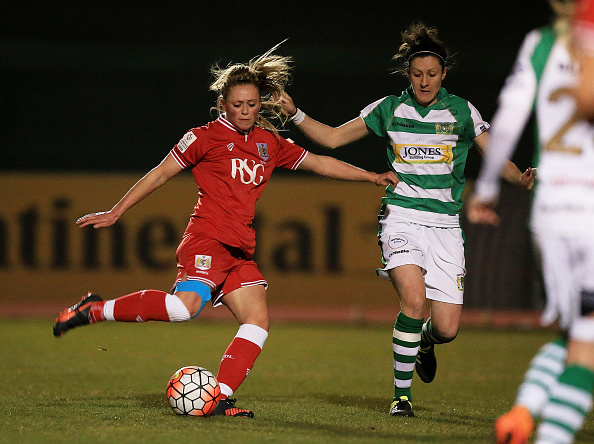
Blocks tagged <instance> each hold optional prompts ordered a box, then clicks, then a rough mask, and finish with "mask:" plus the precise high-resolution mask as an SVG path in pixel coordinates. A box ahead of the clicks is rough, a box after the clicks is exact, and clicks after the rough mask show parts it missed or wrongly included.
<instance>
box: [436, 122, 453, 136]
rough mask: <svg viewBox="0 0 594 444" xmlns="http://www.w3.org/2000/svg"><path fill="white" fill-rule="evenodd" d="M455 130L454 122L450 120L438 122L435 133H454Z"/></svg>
mask: <svg viewBox="0 0 594 444" xmlns="http://www.w3.org/2000/svg"><path fill="white" fill-rule="evenodd" d="M453 132H454V124H453V123H450V122H436V123H435V133H436V134H452V133H453Z"/></svg>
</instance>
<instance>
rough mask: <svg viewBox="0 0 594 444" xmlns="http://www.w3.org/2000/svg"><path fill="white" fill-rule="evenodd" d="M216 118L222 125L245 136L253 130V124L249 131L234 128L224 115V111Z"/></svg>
mask: <svg viewBox="0 0 594 444" xmlns="http://www.w3.org/2000/svg"><path fill="white" fill-rule="evenodd" d="M217 120H218V121H219V122H221V123H222V124H223V125H224V126H226V127H227V128H229V129H230V130H233V131H235V132H237V133H239V134H241V135H242V136H247V135H248V134H249V133H251V132H252V131H253V130H254V127H253V126H252V127H251V128H250V130H249V131H243V130H240V129H238V128H235V127H234V126H233V124H232V123H231V122H229V121H228V120H227V117H226V115H225V113H222V114H221V115H220V116H219V118H218V119H217Z"/></svg>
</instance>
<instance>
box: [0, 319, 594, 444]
mask: <svg viewBox="0 0 594 444" xmlns="http://www.w3.org/2000/svg"><path fill="white" fill-rule="evenodd" d="M51 327H52V320H50V319H48V320H44V321H42V320H28V319H18V320H0V376H1V381H2V382H1V386H2V391H1V394H0V410H1V414H0V430H1V431H2V432H1V433H0V442H2V443H4V442H6V443H15V442H18V443H40V442H52V443H72V442H84V443H111V442H125V443H126V444H131V443H167V442H201V443H202V442H203V443H219V442H220V443H230V442H233V443H268V442H270V443H273V442H283V443H383V442H386V443H387V442H390V443H406V444H412V443H452V444H460V443H473V444H476V443H493V442H494V438H493V436H494V435H493V422H494V420H495V418H496V417H497V416H498V415H499V414H501V413H503V412H504V411H505V410H507V409H508V408H509V407H510V405H511V404H512V402H513V399H514V397H515V392H516V388H517V385H518V383H519V382H520V380H521V378H522V375H523V372H524V370H525V369H526V366H527V364H528V362H529V360H530V358H531V356H532V355H533V353H534V352H535V351H536V350H537V349H538V348H539V347H540V345H541V344H543V343H544V342H545V341H547V340H549V339H550V338H551V337H552V335H553V333H552V332H550V331H541V330H538V331H518V330H508V331H504V330H486V329H485V330H483V329H463V330H462V331H461V332H460V334H459V336H458V338H457V339H456V341H454V342H453V343H451V344H448V345H444V346H440V347H438V348H437V358H438V373H437V377H436V379H435V381H434V382H433V383H431V384H423V383H422V382H421V381H420V380H419V379H418V378H417V377H416V376H415V379H414V381H413V396H414V399H413V406H414V409H415V414H416V415H417V416H416V417H415V418H392V417H390V416H389V414H388V413H387V412H388V408H389V405H390V402H391V397H392V390H393V389H392V384H393V383H392V378H393V375H392V352H391V338H392V336H391V333H392V326H391V325H385V326H354V325H304V324H303V325H302V324H285V323H273V325H272V327H271V334H270V336H269V338H268V341H267V343H266V345H265V347H264V351H263V353H262V355H261V356H260V358H259V359H258V361H257V363H256V365H255V367H254V369H253V371H252V373H251V374H250V375H249V377H248V378H247V380H246V382H245V383H244V384H243V386H242V387H241V388H240V389H239V390H238V392H237V393H236V396H237V398H238V403H237V404H238V406H240V407H245V408H249V409H252V410H254V412H255V415H256V416H255V418H254V419H253V420H246V419H239V418H224V417H211V418H187V417H178V416H176V415H175V414H174V413H173V412H172V411H171V408H170V407H169V404H168V402H167V400H166V399H165V387H166V384H167V381H168V379H169V377H170V376H171V375H172V374H173V373H174V372H175V371H176V370H177V369H178V368H180V367H182V366H185V365H200V366H203V367H206V368H208V369H210V370H212V371H213V372H214V373H216V371H217V368H218V362H219V360H220V357H221V355H222V354H223V352H224V350H225V348H226V346H227V345H228V343H229V341H230V340H231V338H232V337H233V336H234V334H235V332H236V328H237V327H236V325H235V324H233V323H231V322H226V321H225V322H214V321H209V322H200V321H199V320H194V321H192V322H189V323H185V324H163V323H147V324H141V325H133V324H122V323H118V324H116V323H103V324H100V325H96V326H91V327H84V328H80V329H77V330H75V331H72V332H70V333H68V334H67V335H65V336H64V337H63V338H60V339H55V338H54V337H53V336H52V333H51ZM577 442H580V443H586V442H594V421H592V417H591V416H590V417H589V418H588V420H587V421H586V425H585V428H584V430H582V432H581V434H580V435H579V437H578V441H577Z"/></svg>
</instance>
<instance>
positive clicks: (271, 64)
mask: <svg viewBox="0 0 594 444" xmlns="http://www.w3.org/2000/svg"><path fill="white" fill-rule="evenodd" d="M273 49H274V48H273ZM273 49H272V50H270V51H268V52H267V53H266V54H264V55H262V56H259V57H255V58H254V59H252V60H250V61H249V63H247V64H243V63H237V64H233V65H229V66H227V67H225V68H218V67H216V66H215V67H213V70H212V73H213V75H214V78H215V80H214V82H213V83H212V84H211V86H210V89H211V90H212V91H215V92H216V93H217V94H218V99H217V110H218V111H219V117H218V119H216V120H215V121H212V122H210V123H208V124H206V125H204V126H201V127H198V128H192V129H190V130H189V131H188V132H187V133H186V134H185V135H184V136H183V137H182V138H181V140H180V141H179V142H178V143H177V144H176V145H175V146H174V147H173V149H171V151H170V152H169V154H168V155H167V156H166V157H165V158H164V159H163V161H162V162H161V163H160V164H159V165H158V166H156V167H155V168H154V169H152V170H151V171H150V172H149V173H147V174H146V175H145V176H144V177H143V178H142V179H140V180H139V181H138V182H137V183H136V184H135V185H134V186H133V187H132V188H130V190H129V191H128V192H127V193H126V195H125V196H124V197H123V198H122V199H121V200H120V201H119V202H118V203H117V204H116V205H115V206H114V207H113V208H112V209H111V210H109V211H104V212H99V213H90V214H87V215H86V216H83V217H81V218H80V219H79V220H78V221H77V223H78V224H79V226H81V227H85V226H89V227H93V228H104V227H109V226H111V225H113V224H114V223H116V222H117V220H118V219H119V218H120V217H121V216H123V215H124V213H125V212H126V211H127V210H128V209H130V208H131V207H132V206H134V205H136V204H137V203H139V202H140V201H142V200H143V199H145V198H146V197H148V196H149V195H150V194H151V193H152V192H153V191H155V190H156V189H157V188H159V187H160V186H162V185H164V184H165V183H166V182H167V181H168V180H169V179H171V178H172V177H173V176H175V175H176V174H178V173H180V172H181V171H182V170H183V169H184V168H189V169H191V171H192V175H193V177H194V180H195V182H196V185H197V186H198V196H199V198H198V202H197V204H196V206H195V208H194V212H193V214H192V215H191V216H190V222H189V223H188V226H187V228H186V231H185V233H184V236H183V239H182V240H181V242H180V244H179V247H178V249H177V277H176V279H175V283H174V285H173V288H172V289H171V290H170V292H169V293H167V292H166V291H161V290H152V289H149V290H141V291H137V292H134V293H131V294H128V295H125V296H121V297H119V298H116V299H111V300H107V301H104V300H103V299H102V298H101V297H99V296H97V295H95V294H92V293H90V294H89V295H88V296H86V297H83V300H82V301H81V302H79V303H78V304H76V305H74V306H73V307H71V308H69V309H66V310H65V311H64V312H62V313H60V315H59V316H58V318H57V319H56V324H55V325H54V329H53V330H54V336H56V337H61V336H62V335H63V334H65V333H66V332H68V331H69V330H71V329H72V328H75V327H79V326H82V325H89V324H95V323H97V322H102V321H119V322H145V321H164V322H181V321H189V320H190V319H192V318H194V317H195V316H197V315H198V314H199V313H200V311H201V310H202V308H203V307H204V305H205V304H206V302H208V301H211V303H212V304H213V306H219V305H225V306H226V307H227V308H228V309H229V311H230V312H231V313H232V314H233V316H234V317H235V318H236V319H237V322H238V323H239V330H238V332H237V334H236V336H235V338H233V340H232V341H231V343H230V344H229V347H228V348H227V350H226V351H225V353H224V354H223V358H222V360H221V365H220V367H219V372H218V374H217V380H218V382H219V385H220V386H221V399H220V400H219V403H218V404H217V407H216V409H215V410H214V413H213V414H214V415H225V416H233V417H248V418H253V416H254V414H253V412H252V411H250V410H247V409H240V408H237V407H235V399H230V397H231V395H233V393H234V392H235V391H236V390H237V389H238V388H239V386H240V385H241V384H242V383H243V381H244V380H245V378H246V377H247V375H248V374H249V373H250V371H251V369H252V367H253V365H254V362H255V360H256V359H257V358H258V356H259V354H260V351H261V349H262V347H263V346H264V343H265V341H266V339H267V338H268V328H269V325H270V320H269V315H268V305H267V302H266V291H265V289H266V287H267V283H266V281H265V280H264V278H263V277H262V275H261V274H260V271H259V270H258V266H257V264H256V263H255V262H254V261H253V259H252V258H253V255H254V250H255V247H256V233H255V231H254V228H253V227H252V222H253V218H254V214H255V210H256V201H257V200H258V199H259V197H260V195H261V194H262V191H263V190H264V187H265V186H266V185H267V183H268V181H269V179H270V177H271V175H272V172H273V170H274V169H275V168H286V169H290V170H297V169H299V170H305V171H311V172H313V173H316V174H319V175H322V176H324V177H329V178H334V179H341V180H350V181H358V182H371V183H374V184H376V185H378V186H380V185H381V186H387V185H390V184H391V185H393V186H395V185H396V183H397V181H398V180H397V178H396V175H395V174H394V173H393V172H391V171H389V172H387V173H383V174H377V173H372V172H369V171H365V170H362V169H360V168H357V167H354V166H352V165H349V164H347V163H345V162H341V161H340V160H338V159H334V158H332V157H328V156H318V155H316V154H313V153H309V152H307V151H306V150H305V149H303V148H301V147H299V146H297V145H295V144H294V143H293V142H291V141H289V140H286V139H284V138H282V137H281V136H280V135H279V134H278V132H277V131H276V129H275V128H274V126H273V125H272V123H271V122H270V121H269V120H268V119H267V118H266V117H265V115H268V116H277V117H280V106H279V104H278V100H279V97H280V96H281V95H282V93H283V91H284V88H285V85H286V83H287V81H288V80H289V74H290V65H289V62H291V59H290V58H289V57H282V56H277V55H274V54H272V51H273ZM176 210H180V211H183V210H181V209H176V208H172V209H171V211H176ZM187 340H188V341H192V340H196V339H195V338H194V339H192V338H187Z"/></svg>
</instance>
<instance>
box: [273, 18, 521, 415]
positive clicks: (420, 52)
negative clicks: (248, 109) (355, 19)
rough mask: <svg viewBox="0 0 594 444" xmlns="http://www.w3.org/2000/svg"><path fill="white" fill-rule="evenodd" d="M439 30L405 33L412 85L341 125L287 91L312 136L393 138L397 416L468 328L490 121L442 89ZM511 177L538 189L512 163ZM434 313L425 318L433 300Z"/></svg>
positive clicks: (388, 220)
mask: <svg viewBox="0 0 594 444" xmlns="http://www.w3.org/2000/svg"><path fill="white" fill-rule="evenodd" d="M437 35H438V31H437V29H435V28H429V27H427V26H426V25H424V24H423V23H414V24H412V25H411V26H410V28H409V29H407V30H406V31H405V32H404V33H403V34H402V37H403V43H402V45H401V46H400V51H399V53H398V54H397V55H396V56H395V58H396V59H398V60H402V61H403V64H402V65H403V66H402V69H401V70H400V72H401V73H402V74H403V75H405V76H406V77H407V78H408V80H409V81H410V87H409V88H408V89H406V90H405V91H404V92H403V93H402V94H401V95H400V96H399V97H398V96H387V97H384V98H383V99H380V100H378V101H376V102H374V103H372V104H370V105H369V106H367V107H365V108H364V109H363V110H362V111H361V114H360V116H359V117H357V118H355V119H353V120H351V121H349V122H347V123H345V124H344V125H342V126H340V127H338V128H332V127H330V126H327V125H325V124H323V123H320V122H318V121H316V120H314V119H312V118H311V117H308V116H306V115H305V114H304V113H303V112H302V111H301V110H299V109H298V108H296V106H295V105H294V103H293V101H292V99H291V98H290V97H289V96H288V95H285V97H284V99H283V106H284V112H285V113H286V114H287V115H289V116H291V118H292V120H293V122H294V123H295V124H296V125H297V127H298V128H299V129H300V130H301V131H303V133H305V134H306V135H307V136H308V137H309V138H310V139H311V140H313V141H314V142H316V143H317V144H319V145H322V146H324V147H327V148H336V147H339V146H342V145H346V144H348V143H351V142H354V141H355V140H358V139H361V138H362V137H364V136H366V135H368V134H369V133H375V134H376V135H378V136H380V137H382V138H383V139H384V140H385V141H386V144H387V157H388V162H389V164H390V165H391V167H392V169H393V170H394V171H395V172H396V174H397V175H398V178H399V183H398V185H397V186H396V187H395V188H394V187H388V188H387V190H386V196H385V197H384V198H383V199H382V203H383V205H382V209H381V215H380V225H379V234H378V237H379V243H380V246H381V250H382V254H383V264H384V267H383V268H382V269H379V270H378V274H379V276H380V277H382V278H385V279H389V280H390V281H391V282H392V284H393V286H394V288H395V290H396V292H397V293H398V296H399V298H400V310H401V311H400V313H399V314H398V316H397V319H396V322H395V325H394V329H393V341H392V342H393V357H394V397H393V399H392V404H391V407H390V414H391V415H392V416H406V417H410V416H414V414H413V409H412V403H411V401H412V396H411V383H412V378H413V373H414V370H415V368H416V371H417V373H418V375H419V377H420V378H421V379H422V380H423V381H424V382H426V383H429V382H431V381H432V380H433V378H434V376H435V373H436V368H437V361H436V358H435V354H434V345H435V344H443V343H447V342H450V341H452V340H453V339H454V338H455V337H456V335H457V333H458V328H459V325H460V316H461V310H462V299H463V294H464V275H465V274H466V270H465V262H464V241H463V237H462V230H461V228H460V212H461V209H462V199H461V197H462V191H463V189H464V183H465V177H464V166H465V164H466V158H467V155H468V151H469V150H470V148H471V147H472V146H473V145H474V144H475V143H476V144H477V145H478V148H479V150H481V151H482V150H483V149H484V147H485V146H486V144H487V139H488V134H487V130H488V128H489V124H488V123H487V122H485V121H484V120H483V119H482V118H481V115H480V114H479V112H478V111H477V110H476V108H475V107H474V106H473V105H472V104H471V103H470V102H468V101H467V100H464V99H462V98H460V97H457V96H455V95H452V94H449V93H448V92H447V91H446V90H445V89H444V88H442V81H443V80H444V78H445V76H446V74H447V72H448V66H449V62H450V61H449V59H448V52H447V50H446V48H445V46H444V45H443V43H442V42H441V41H440V40H439V39H438V37H437ZM504 177H505V178H506V179H507V180H509V181H510V182H512V183H515V184H518V185H519V184H523V185H524V186H525V187H529V186H530V184H531V180H532V173H531V171H527V172H526V173H525V174H524V175H523V174H522V173H521V172H520V171H519V170H518V168H517V167H516V166H515V165H514V164H512V163H511V162H509V164H508V165H507V168H506V170H505V172H504ZM426 299H429V300H430V301H431V316H430V317H429V319H427V321H426V322H425V319H424V312H425V310H424V308H425V301H426Z"/></svg>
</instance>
